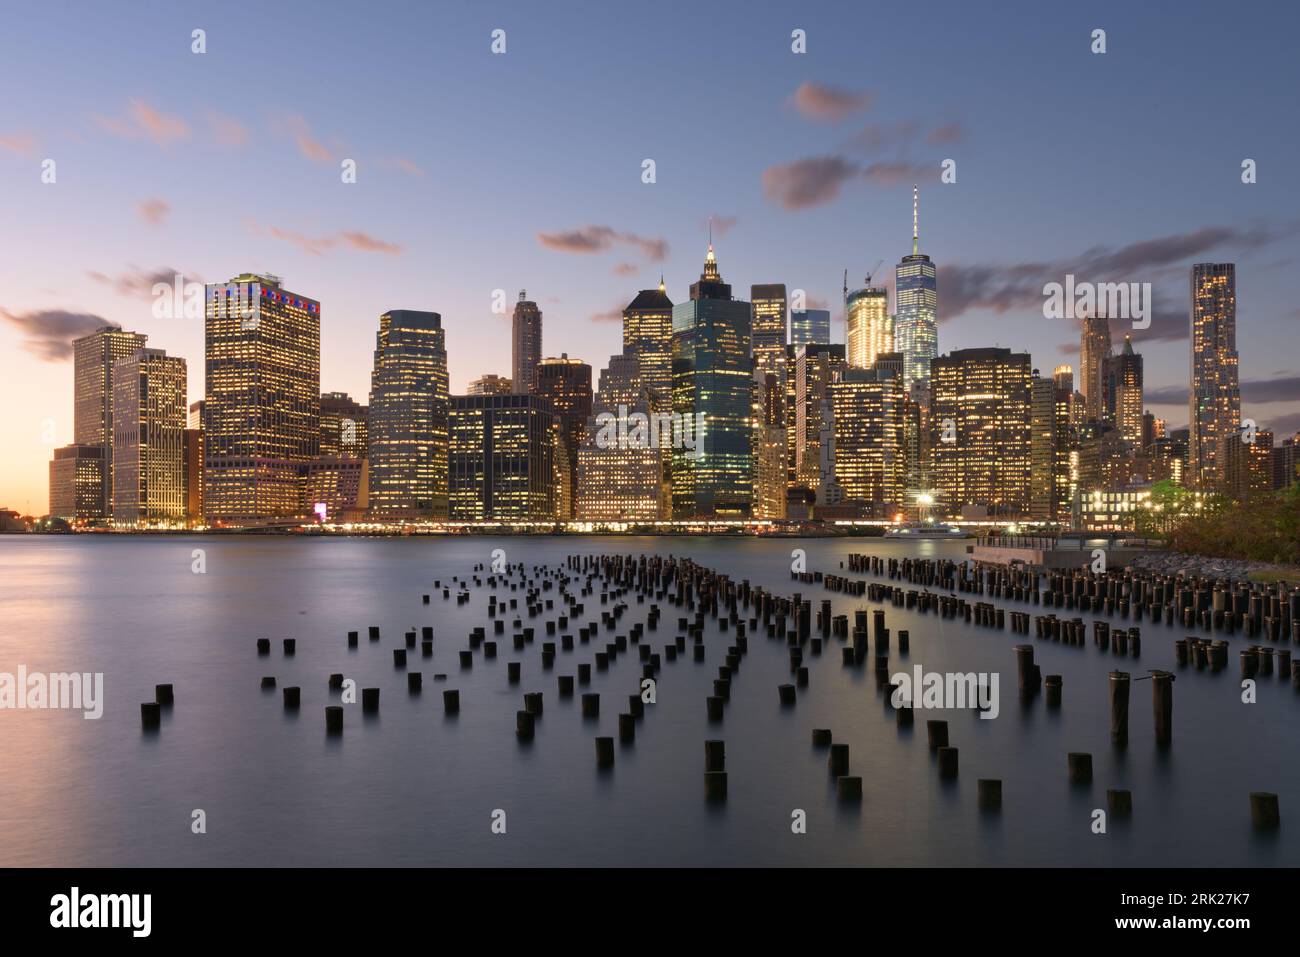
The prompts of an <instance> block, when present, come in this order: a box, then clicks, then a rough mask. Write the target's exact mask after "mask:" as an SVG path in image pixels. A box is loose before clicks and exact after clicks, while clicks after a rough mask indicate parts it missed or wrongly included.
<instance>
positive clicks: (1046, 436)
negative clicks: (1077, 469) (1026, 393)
mask: <svg viewBox="0 0 1300 957" xmlns="http://www.w3.org/2000/svg"><path fill="white" fill-rule="evenodd" d="M1036 371H1037V370H1035V372H1036ZM1068 378H1072V377H1065V376H1062V375H1061V374H1060V368H1059V367H1058V368H1057V373H1056V374H1055V375H1053V376H1052V378H1050V379H1049V378H1047V377H1046V376H1038V375H1035V376H1034V378H1033V380H1032V383H1031V385H1030V389H1031V399H1030V413H1029V414H1030V430H1031V432H1030V437H1029V514H1030V515H1031V516H1032V517H1033V518H1034V519H1036V520H1037V521H1040V522H1062V521H1065V520H1066V519H1067V518H1068V517H1069V513H1070V502H1071V501H1072V497H1073V496H1072V489H1071V487H1070V453H1071V451H1072V448H1071V441H1070V400H1071V396H1072V395H1073V391H1074V390H1073V386H1072V383H1071V382H1069V381H1067V379H1068Z"/></svg>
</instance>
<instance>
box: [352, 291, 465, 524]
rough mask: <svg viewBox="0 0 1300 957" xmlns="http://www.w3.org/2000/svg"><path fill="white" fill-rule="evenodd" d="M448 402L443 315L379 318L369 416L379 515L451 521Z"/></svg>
mask: <svg viewBox="0 0 1300 957" xmlns="http://www.w3.org/2000/svg"><path fill="white" fill-rule="evenodd" d="M449 403H450V395H449V386H448V378H447V344H446V334H445V332H444V331H443V328H442V316H441V315H439V314H438V313H436V312H422V311H418V310H413V309H390V310H389V311H388V312H386V313H384V314H383V315H382V316H380V317H379V332H378V333H376V335H375V364H374V370H373V372H372V373H371V377H370V412H369V416H368V419H369V421H368V431H369V436H368V438H369V446H370V449H369V452H370V484H369V497H368V500H369V506H370V511H371V513H372V514H373V515H374V516H375V517H377V518H381V519H382V518H424V519H433V520H439V519H446V518H447V515H448V505H447V496H448V485H447V483H448V478H447V468H448V466H447V449H448V428H449V426H448V415H449Z"/></svg>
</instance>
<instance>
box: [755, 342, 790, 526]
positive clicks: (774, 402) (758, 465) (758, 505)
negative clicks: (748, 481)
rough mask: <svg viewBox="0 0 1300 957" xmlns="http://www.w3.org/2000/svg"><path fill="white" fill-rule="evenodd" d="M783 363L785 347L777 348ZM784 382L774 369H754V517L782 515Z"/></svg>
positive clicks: (785, 481) (785, 465) (786, 478)
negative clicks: (767, 370) (771, 370)
mask: <svg viewBox="0 0 1300 957" xmlns="http://www.w3.org/2000/svg"><path fill="white" fill-rule="evenodd" d="M781 366H782V368H784V366H785V347H784V346H783V347H782V348H781ZM787 455H788V448H787V445H786V425H785V386H784V384H783V377H782V376H780V375H778V374H777V373H775V372H761V371H758V370H755V371H754V511H753V514H754V517H755V518H764V519H783V518H785V505H786V488H787V486H788V484H789V474H788V463H787Z"/></svg>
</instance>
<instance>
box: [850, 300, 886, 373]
mask: <svg viewBox="0 0 1300 957" xmlns="http://www.w3.org/2000/svg"><path fill="white" fill-rule="evenodd" d="M844 315H845V322H846V333H845V339H846V344H847V350H846V358H847V359H848V363H849V365H850V366H852V367H854V368H855V369H870V368H871V367H872V366H873V365H875V364H876V356H878V355H880V354H881V353H884V352H893V351H894V317H893V316H891V315H890V314H889V294H888V293H887V292H886V291H885V289H884V287H883V286H867V287H866V288H864V289H855V290H853V292H851V293H849V294H848V296H847V297H846V299H845V301H844Z"/></svg>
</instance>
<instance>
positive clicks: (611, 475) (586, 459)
mask: <svg viewBox="0 0 1300 957" xmlns="http://www.w3.org/2000/svg"><path fill="white" fill-rule="evenodd" d="M641 369H642V366H641V363H640V362H639V361H638V359H637V357H636V356H634V355H628V354H627V353H623V354H621V355H616V356H610V357H609V366H608V367H607V368H606V369H605V370H604V371H603V372H601V374H600V387H599V388H598V389H597V390H596V397H595V401H594V402H593V403H592V416H591V419H590V420H588V423H587V434H586V436H585V438H584V440H583V443H582V446H581V447H580V448H579V450H578V500H577V503H576V517H577V518H578V519H579V520H580V521H584V522H653V521H655V520H656V519H658V518H660V517H661V515H662V513H663V507H664V494H663V491H664V483H663V468H662V462H663V454H662V452H663V450H662V448H658V447H655V446H654V445H653V444H651V442H649V441H648V440H642V439H641V438H640V436H639V434H635V433H634V429H636V428H637V426H638V424H639V423H641V422H648V419H649V416H650V415H651V411H652V410H651V405H650V394H649V391H648V390H647V389H646V387H645V385H644V383H643V380H642V378H641ZM600 416H612V417H613V419H612V420H611V419H610V418H603V419H602V418H598V417H600ZM620 416H621V417H622V421H619V419H620ZM633 416H645V417H646V419H644V420H642V419H639V418H633ZM647 439H648V436H647Z"/></svg>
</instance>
